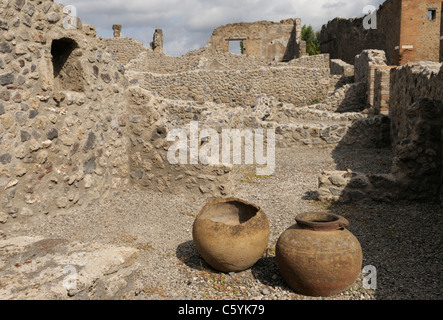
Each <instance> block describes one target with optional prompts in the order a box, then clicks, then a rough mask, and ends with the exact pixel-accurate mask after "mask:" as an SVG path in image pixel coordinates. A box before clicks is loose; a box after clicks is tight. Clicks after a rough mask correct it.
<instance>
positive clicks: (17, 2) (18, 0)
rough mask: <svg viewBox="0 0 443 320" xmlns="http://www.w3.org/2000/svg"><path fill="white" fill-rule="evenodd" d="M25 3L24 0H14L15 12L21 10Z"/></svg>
mask: <svg viewBox="0 0 443 320" xmlns="http://www.w3.org/2000/svg"><path fill="white" fill-rule="evenodd" d="M25 2H26V1H25V0H15V7H16V8H17V10H21V9H22V8H23V5H24V4H25Z"/></svg>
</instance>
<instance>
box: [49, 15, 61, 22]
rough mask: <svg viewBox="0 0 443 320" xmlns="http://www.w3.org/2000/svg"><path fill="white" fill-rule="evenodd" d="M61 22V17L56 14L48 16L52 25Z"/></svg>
mask: <svg viewBox="0 0 443 320" xmlns="http://www.w3.org/2000/svg"><path fill="white" fill-rule="evenodd" d="M59 20H60V15H59V14H58V13H56V12H51V13H49V14H48V21H49V22H50V23H56V22H58V21H59Z"/></svg>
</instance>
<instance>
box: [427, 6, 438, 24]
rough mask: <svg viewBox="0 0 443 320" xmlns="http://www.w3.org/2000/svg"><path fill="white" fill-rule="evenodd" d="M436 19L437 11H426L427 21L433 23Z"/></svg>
mask: <svg viewBox="0 0 443 320" xmlns="http://www.w3.org/2000/svg"><path fill="white" fill-rule="evenodd" d="M436 19H437V9H428V20H429V21H434V20H436Z"/></svg>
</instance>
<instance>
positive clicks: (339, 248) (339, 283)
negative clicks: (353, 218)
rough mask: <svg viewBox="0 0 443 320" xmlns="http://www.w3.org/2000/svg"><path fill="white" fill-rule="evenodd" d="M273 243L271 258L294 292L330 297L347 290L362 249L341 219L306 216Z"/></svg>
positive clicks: (320, 214)
mask: <svg viewBox="0 0 443 320" xmlns="http://www.w3.org/2000/svg"><path fill="white" fill-rule="evenodd" d="M296 221H297V224H295V225H293V226H292V227H290V228H289V229H287V230H286V231H285V232H283V233H282V234H281V236H280V238H279V239H278V241H277V246H276V251H275V257H276V263H277V266H278V268H279V270H280V273H281V275H282V276H283V279H284V280H285V281H286V283H287V284H288V285H289V287H291V288H292V289H293V290H294V291H295V292H297V293H299V294H303V295H307V296H332V295H335V294H338V293H340V292H342V291H344V290H346V289H347V288H349V287H350V286H351V285H352V284H353V283H354V282H355V280H356V279H357V277H358V275H359V274H360V271H361V267H362V249H361V246H360V243H359V241H358V240H357V238H356V237H355V236H354V235H353V234H352V233H351V232H349V230H347V229H346V227H347V226H348V225H349V222H348V220H346V219H345V218H344V217H342V216H339V215H336V214H332V213H327V212H309V213H305V214H300V215H298V216H297V217H296Z"/></svg>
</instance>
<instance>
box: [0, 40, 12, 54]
mask: <svg viewBox="0 0 443 320" xmlns="http://www.w3.org/2000/svg"><path fill="white" fill-rule="evenodd" d="M0 52H1V53H11V52H12V47H11V45H10V44H9V43H7V42H1V43H0Z"/></svg>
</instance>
